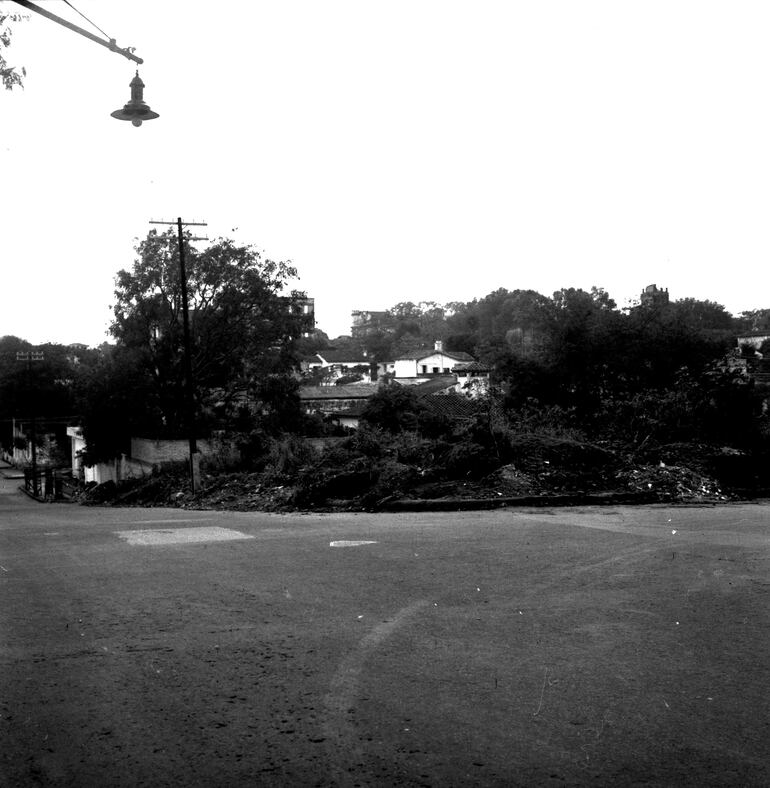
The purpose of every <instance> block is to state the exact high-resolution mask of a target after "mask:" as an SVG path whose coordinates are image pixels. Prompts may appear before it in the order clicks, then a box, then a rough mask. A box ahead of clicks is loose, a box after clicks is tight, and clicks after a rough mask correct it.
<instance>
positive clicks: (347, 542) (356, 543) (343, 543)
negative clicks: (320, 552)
mask: <svg viewBox="0 0 770 788" xmlns="http://www.w3.org/2000/svg"><path fill="white" fill-rule="evenodd" d="M363 544H377V542H371V541H368V540H366V539H359V540H355V539H340V540H339V541H337V542H329V547H360V546H361V545H363Z"/></svg>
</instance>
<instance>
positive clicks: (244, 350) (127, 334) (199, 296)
mask: <svg viewBox="0 0 770 788" xmlns="http://www.w3.org/2000/svg"><path fill="white" fill-rule="evenodd" d="M136 252H137V258H136V260H135V262H134V266H133V268H132V269H131V270H130V271H126V270H123V271H120V272H119V273H118V275H117V279H116V289H115V298H116V303H115V305H114V308H113V311H114V315H115V320H114V322H113V324H112V326H111V332H112V334H113V336H114V337H115V339H116V340H117V343H118V347H119V348H121V349H122V350H123V351H131V354H130V355H131V360H132V363H133V364H134V365H135V366H136V370H137V373H138V374H139V375H140V376H142V377H144V378H145V379H146V380H145V381H143V383H142V385H145V384H146V385H147V387H148V391H149V392H150V400H149V402H148V403H147V404H148V406H149V409H150V410H152V411H153V412H154V413H156V414H157V416H158V419H157V420H156V429H157V430H159V431H162V432H167V433H170V434H178V433H180V432H182V431H183V425H184V407H183V403H184V365H183V348H184V332H183V309H182V297H181V285H180V265H179V262H180V261H179V248H178V242H177V236H176V233H175V232H174V231H173V230H170V231H168V232H165V233H162V234H159V233H157V232H156V231H154V230H153V231H151V232H150V233H149V234H148V236H147V238H145V239H144V240H143V241H141V242H140V243H139V244H138V246H137V247H136ZM185 267H186V271H187V287H188V303H189V315H190V329H191V337H192V343H191V344H192V367H193V381H194V385H195V390H196V400H197V401H198V402H199V403H204V401H207V400H209V401H211V402H215V403H216V405H217V409H218V413H219V414H220V415H221V414H222V413H223V412H227V411H228V409H231V408H232V407H234V406H235V403H236V400H238V399H239V398H240V399H242V397H243V394H244V392H247V391H248V390H249V389H250V388H251V387H253V386H254V385H255V383H256V382H257V381H258V380H259V379H260V378H261V377H262V376H264V375H266V374H276V373H285V372H288V371H289V370H291V369H292V368H293V367H294V366H295V364H296V362H297V358H296V353H295V350H296V348H295V342H296V340H297V339H298V338H299V337H301V335H302V333H303V331H304V330H306V329H307V328H309V326H307V318H306V317H305V316H304V315H303V314H302V313H301V311H298V310H297V309H295V308H294V304H295V301H294V299H295V298H300V297H302V295H303V294H302V293H298V292H296V291H293V292H292V293H291V294H289V295H286V296H284V295H283V291H284V288H285V287H286V285H287V284H288V282H289V281H290V280H292V279H294V278H295V277H296V270H295V269H294V268H293V267H292V266H291V265H290V264H288V263H286V262H274V261H272V260H268V259H264V258H263V257H262V256H261V255H260V253H259V252H257V251H256V250H255V249H253V248H252V247H249V246H240V245H237V244H235V243H234V242H233V241H231V240H228V239H219V240H217V241H215V242H214V243H212V244H211V246H209V247H208V248H207V249H206V250H205V251H202V252H199V251H197V250H196V249H195V248H194V247H193V246H192V245H191V244H190V243H189V239H188V240H187V241H186V251H185Z"/></svg>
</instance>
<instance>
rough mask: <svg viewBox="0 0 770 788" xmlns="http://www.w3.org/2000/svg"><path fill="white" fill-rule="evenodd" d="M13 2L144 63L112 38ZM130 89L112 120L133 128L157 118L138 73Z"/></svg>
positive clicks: (23, 1) (22, 1)
mask: <svg viewBox="0 0 770 788" xmlns="http://www.w3.org/2000/svg"><path fill="white" fill-rule="evenodd" d="M14 2H15V3H17V4H18V5H20V6H22V7H23V8H26V9H28V10H30V11H34V12H35V13H36V14H40V15H41V16H44V17H45V18H46V19H50V20H51V21H52V22H56V24H57V25H62V27H66V28H69V29H70V30H72V31H73V32H75V33H78V34H79V35H81V36H85V37H86V38H90V39H91V41H94V42H96V43H97V44H100V45H101V46H103V47H107V49H109V50H110V52H117V54H119V55H123V57H125V58H128V59H129V60H133V61H134V63H139V64H140V65H141V64H142V63H144V60H142V58H140V57H137V56H136V55H135V54H134V49H133V47H127V48H125V49H122V48H121V47H119V46H118V45H117V44H116V43H115V39H114V38H109V39H103V38H99V36H96V35H94V34H93V33H89V32H88V31H87V30H83V28H82V27H78V26H77V25H73V24H72V22H68V21H67V20H66V19H62V18H61V17H60V16H56V14H52V13H51V12H50V11H48V10H47V9H45V8H41V7H40V6H38V5H35V4H34V3H31V2H30V1H29V0H14ZM89 21H90V20H89ZM92 24H93V23H92ZM94 26H95V25H94ZM97 29H100V28H97ZM130 88H131V99H130V100H129V102H128V103H127V104H124V105H123V107H122V108H121V109H117V110H115V112H111V113H110V115H111V116H112V117H113V118H117V119H118V120H130V121H131V123H132V125H134V126H141V125H142V123H143V121H145V120H153V119H155V118H157V117H159V115H158V113H157V112H153V111H152V110H151V109H150V108H149V107H148V106H147V104H145V102H144V98H143V95H142V93H143V91H144V82H142V80H141V79H140V78H139V72H138V71H137V72H136V76H135V77H134V78H133V79H132V80H131V83H130Z"/></svg>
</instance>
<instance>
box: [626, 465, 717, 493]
mask: <svg viewBox="0 0 770 788" xmlns="http://www.w3.org/2000/svg"><path fill="white" fill-rule="evenodd" d="M617 480H618V482H619V483H620V484H621V485H623V486H624V487H625V488H626V489H627V490H628V491H630V492H652V493H654V494H655V495H656V496H657V497H658V498H659V499H660V500H661V501H670V502H676V501H681V502H687V503H697V502H704V503H706V502H717V501H726V500H728V496H727V495H725V494H724V493H723V491H722V490H721V489H720V487H719V484H718V483H717V482H716V481H715V480H714V479H712V478H710V477H709V476H706V475H704V474H703V473H701V472H700V471H697V470H693V469H691V468H687V467H684V466H681V465H666V464H664V463H660V464H658V465H640V466H637V467H635V468H629V469H626V470H623V471H621V472H620V473H618V475H617Z"/></svg>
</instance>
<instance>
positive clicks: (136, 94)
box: [110, 71, 158, 126]
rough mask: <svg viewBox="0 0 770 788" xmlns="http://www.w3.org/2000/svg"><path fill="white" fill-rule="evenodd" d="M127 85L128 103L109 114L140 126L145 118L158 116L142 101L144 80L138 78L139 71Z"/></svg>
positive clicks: (151, 118)
mask: <svg viewBox="0 0 770 788" xmlns="http://www.w3.org/2000/svg"><path fill="white" fill-rule="evenodd" d="M129 87H130V88H131V100H130V101H129V102H128V104H124V105H123V107H122V108H121V109H116V110H115V112H111V113H110V115H111V116H112V117H113V118H117V119H118V120H130V121H131V123H132V125H134V126H141V125H142V122H143V121H145V120H154V119H155V118H157V117H158V113H157V112H153V111H152V110H151V109H150V108H149V107H148V106H147V105H146V104H145V103H144V100H143V99H144V97H143V92H144V82H142V80H141V79H140V78H139V71H137V72H136V76H135V77H134V78H133V79H132V80H131V82H130V84H129Z"/></svg>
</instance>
